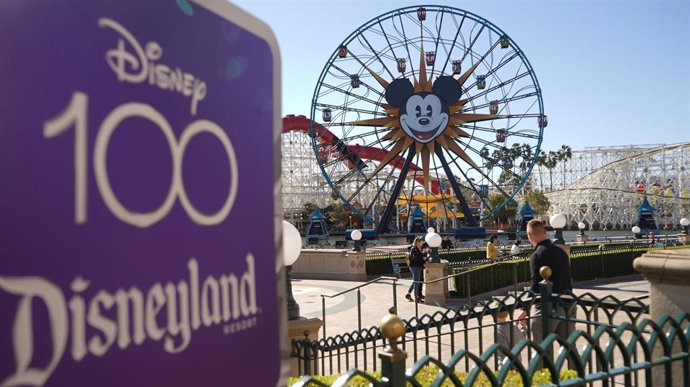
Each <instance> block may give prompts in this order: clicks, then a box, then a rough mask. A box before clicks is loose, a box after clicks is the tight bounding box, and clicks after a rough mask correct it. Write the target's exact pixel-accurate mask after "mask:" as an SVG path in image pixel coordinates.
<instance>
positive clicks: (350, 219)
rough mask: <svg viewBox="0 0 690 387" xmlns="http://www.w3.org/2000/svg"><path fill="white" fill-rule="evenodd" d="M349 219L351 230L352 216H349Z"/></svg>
mask: <svg viewBox="0 0 690 387" xmlns="http://www.w3.org/2000/svg"><path fill="white" fill-rule="evenodd" d="M347 219H348V221H349V224H350V227H349V228H352V215H349V216H348V217H347Z"/></svg>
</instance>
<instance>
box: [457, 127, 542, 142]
mask: <svg viewBox="0 0 690 387" xmlns="http://www.w3.org/2000/svg"><path fill="white" fill-rule="evenodd" d="M458 126H459V127H461V128H464V129H469V130H477V131H480V132H486V133H493V134H495V133H496V132H498V130H500V129H495V128H487V127H483V126H475V125H465V124H463V125H458ZM511 136H515V137H523V138H530V139H538V138H539V135H536V134H527V133H522V132H521V131H507V133H506V139H507V138H508V137H511ZM473 139H476V138H473Z"/></svg>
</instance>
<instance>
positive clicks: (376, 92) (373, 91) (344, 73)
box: [331, 54, 384, 105]
mask: <svg viewBox="0 0 690 387" xmlns="http://www.w3.org/2000/svg"><path fill="white" fill-rule="evenodd" d="M352 56H354V54H352ZM357 61H358V62H359V63H360V64H361V63H362V62H361V61H360V60H358V59H357ZM331 67H333V68H334V69H336V70H338V71H339V72H341V73H342V74H343V75H346V76H347V79H348V80H349V79H350V76H351V75H355V74H350V73H348V72H347V71H345V70H343V69H341V68H340V67H338V66H337V65H336V64H335V63H334V64H333V65H332V66H331ZM359 82H360V86H364V87H365V88H366V89H367V90H368V91H371V92H372V93H374V94H376V95H378V96H379V97H381V98H383V96H384V95H383V93H381V92H380V91H379V90H378V89H376V88H374V87H371V86H370V85H369V83H367V82H365V81H363V80H362V79H360V80H359ZM334 87H335V86H334ZM352 95H357V94H352ZM367 102H368V101H367ZM372 103H373V104H374V105H376V104H377V103H376V102H372Z"/></svg>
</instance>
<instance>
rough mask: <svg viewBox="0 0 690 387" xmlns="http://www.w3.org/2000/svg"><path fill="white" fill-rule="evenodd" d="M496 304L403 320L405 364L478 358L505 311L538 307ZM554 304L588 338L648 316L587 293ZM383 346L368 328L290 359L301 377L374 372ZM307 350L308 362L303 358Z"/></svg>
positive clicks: (529, 300)
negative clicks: (460, 354)
mask: <svg viewBox="0 0 690 387" xmlns="http://www.w3.org/2000/svg"><path fill="white" fill-rule="evenodd" d="M495 300H496V302H497V305H491V304H490V303H488V302H483V303H477V304H474V305H463V306H461V307H459V308H457V309H447V310H445V311H439V312H436V313H433V314H431V315H428V314H425V315H423V316H420V317H412V318H410V319H409V320H406V321H405V332H406V334H405V336H404V338H403V340H402V343H401V344H402V346H403V348H404V349H407V350H408V352H409V354H410V356H411V359H410V360H411V361H413V362H416V361H418V360H419V359H420V358H421V357H423V356H424V355H427V354H433V355H434V356H435V358H436V360H438V361H443V360H444V358H449V357H450V355H451V354H453V353H455V352H456V351H458V350H460V349H464V350H474V351H475V352H476V353H483V352H484V351H486V350H488V348H489V344H491V343H493V342H494V337H495V335H496V334H497V329H498V324H497V321H496V315H497V314H498V312H499V311H503V310H505V311H507V312H508V313H509V315H510V316H512V317H513V318H512V319H510V320H509V322H517V321H518V319H519V318H518V314H520V311H521V310H524V311H530V310H533V307H534V306H535V305H539V303H540V301H541V300H540V299H539V298H535V297H533V296H532V293H530V292H523V293H522V294H520V295H517V296H513V295H510V296H507V297H505V298H495ZM558 302H560V303H562V304H565V303H566V302H567V303H571V304H573V305H575V306H574V307H575V309H576V313H577V314H578V315H579V316H580V318H579V319H575V318H570V319H571V320H572V322H574V323H576V324H577V325H579V326H580V328H581V329H582V330H583V331H584V332H586V333H588V334H592V333H593V330H594V328H596V326H599V325H602V324H604V325H608V326H615V325H616V324H618V323H620V322H622V321H626V322H630V323H635V322H636V321H637V320H639V319H640V318H641V316H643V315H644V314H646V313H647V312H648V310H647V306H646V305H645V304H644V302H642V299H641V298H631V299H626V300H619V299H617V298H615V297H613V296H609V297H605V298H597V297H596V296H594V295H592V294H590V293H587V294H583V295H581V296H579V297H572V296H571V297H565V296H564V297H563V298H562V299H560V298H559V301H558ZM534 318H535V317H534V316H526V317H525V322H526V324H527V326H528V329H531V327H532V321H533V320H534ZM592 321H597V322H598V323H597V324H598V325H593V324H592V323H591V322H592ZM515 329H517V328H515ZM511 334H512V332H511ZM384 346H385V340H384V337H383V335H382V334H381V331H380V329H379V328H378V327H370V328H368V329H358V330H356V331H353V332H349V333H345V334H342V335H336V336H333V337H329V338H324V339H321V340H316V341H311V340H307V341H301V342H295V346H294V348H293V349H294V352H295V354H300V355H299V356H298V357H300V359H301V361H300V371H301V372H304V371H306V370H308V371H310V372H305V373H313V374H315V375H319V374H322V375H326V374H334V373H341V372H343V371H345V370H347V369H349V368H351V367H352V366H353V365H354V366H355V367H357V368H359V369H363V370H372V371H377V364H376V362H375V361H374V362H372V361H373V360H375V359H376V356H377V354H378V353H379V352H380V351H381V349H382V348H383V347H384ZM307 348H308V349H307ZM307 350H308V351H309V354H310V355H309V356H306V355H305V351H307ZM528 352H529V353H528V358H529V357H531V356H532V352H533V350H532V349H528ZM306 359H309V361H306ZM495 360H496V361H497V359H495ZM469 361H470V359H469V358H468V359H466V363H465V364H464V370H466V371H467V370H469V368H470V363H469ZM495 365H496V364H495Z"/></svg>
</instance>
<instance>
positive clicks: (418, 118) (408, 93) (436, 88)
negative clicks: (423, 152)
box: [385, 76, 462, 144]
mask: <svg viewBox="0 0 690 387" xmlns="http://www.w3.org/2000/svg"><path fill="white" fill-rule="evenodd" d="M461 95H462V87H461V86H460V84H458V82H457V81H456V80H455V79H454V78H453V77H449V76H441V77H439V78H438V79H436V81H435V82H434V84H433V87H432V92H431V93H429V92H419V93H414V87H413V86H412V83H410V81H409V80H408V79H396V80H395V81H393V82H391V84H390V85H388V87H387V88H386V94H385V97H386V101H388V103H390V104H391V105H394V106H399V107H400V116H399V117H400V126H401V127H402V129H403V130H404V131H405V133H406V134H407V135H408V136H410V137H411V138H413V139H414V140H415V141H417V142H420V143H422V144H426V143H429V142H431V141H433V140H434V139H436V138H437V137H438V136H440V135H441V134H442V133H443V131H444V130H445V129H446V127H447V126H448V121H449V112H448V104H450V103H452V102H454V101H457V100H458V99H460V96H461Z"/></svg>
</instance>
